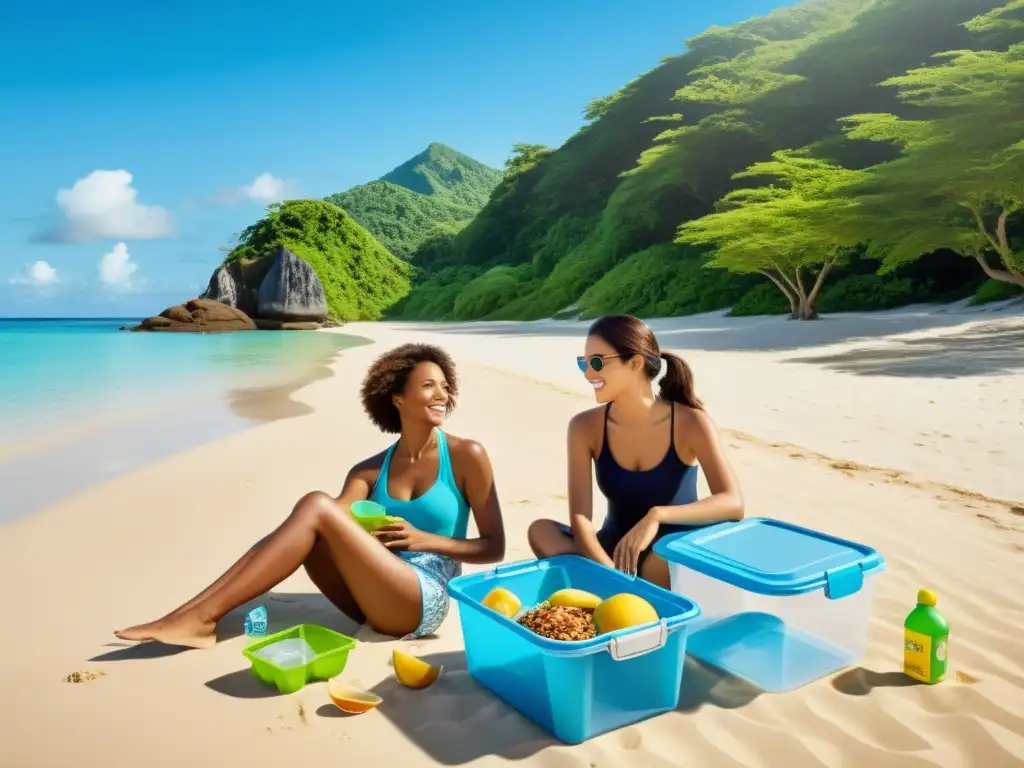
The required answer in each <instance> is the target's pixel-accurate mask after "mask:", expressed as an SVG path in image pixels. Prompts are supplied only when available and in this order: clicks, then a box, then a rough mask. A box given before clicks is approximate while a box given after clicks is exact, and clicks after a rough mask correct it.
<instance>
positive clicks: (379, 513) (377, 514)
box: [349, 500, 390, 533]
mask: <svg viewBox="0 0 1024 768" xmlns="http://www.w3.org/2000/svg"><path fill="white" fill-rule="evenodd" d="M349 510H350V511H351V512H352V517H353V518H355V521H356V522H357V523H359V525H361V526H362V527H363V530H364V531H366V532H367V533H373V532H374V531H375V530H377V529H378V528H380V527H381V526H382V525H386V524H387V523H388V520H389V519H390V518H389V516H388V511H387V510H386V509H385V508H384V507H383V506H381V505H380V504H378V503H377V502H375V501H369V500H363V501H353V502H352V503H351V504H350V505H349Z"/></svg>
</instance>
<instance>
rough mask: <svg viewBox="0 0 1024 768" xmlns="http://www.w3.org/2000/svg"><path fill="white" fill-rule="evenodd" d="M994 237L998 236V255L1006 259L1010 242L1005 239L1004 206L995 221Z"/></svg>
mask: <svg viewBox="0 0 1024 768" xmlns="http://www.w3.org/2000/svg"><path fill="white" fill-rule="evenodd" d="M996 237H998V238H999V255H1000V256H1002V257H1003V259H1004V260H1005V259H1006V256H1007V255H1008V254H1009V253H1010V244H1009V242H1007V240H1006V209H1005V208H1004V209H1003V210H1002V211H1001V212H1000V214H999V220H998V221H997V222H996Z"/></svg>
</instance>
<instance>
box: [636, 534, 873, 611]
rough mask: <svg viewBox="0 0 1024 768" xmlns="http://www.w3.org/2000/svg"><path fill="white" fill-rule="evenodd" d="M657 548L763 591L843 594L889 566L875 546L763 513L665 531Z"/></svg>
mask: <svg viewBox="0 0 1024 768" xmlns="http://www.w3.org/2000/svg"><path fill="white" fill-rule="evenodd" d="M654 551H655V553H656V554H658V556H659V557H662V558H663V559H665V560H667V561H668V562H670V563H677V564H679V565H683V566H686V567H687V568H690V569H692V570H694V571H698V572H700V573H703V574H704V575H706V576H710V577H712V578H714V579H718V580H719V581H724V582H726V583H728V584H732V585H733V586H736V587H739V588H740V589H744V590H746V591H748V592H756V593H758V594H762V595H798V594H803V593H805V592H813V591H814V590H817V589H824V590H825V594H826V596H827V597H829V598H832V599H838V598H840V597H845V596H846V595H851V594H853V593H855V592H857V591H858V590H859V589H860V588H861V585H862V584H863V580H864V574H866V573H871V572H875V571H880V570H882V569H883V568H884V567H885V561H884V560H883V558H882V556H881V555H879V554H878V553H877V552H876V551H875V550H874V549H872V548H871V547H866V546H863V545H861V544H856V543H854V542H852V541H846V540H845V539H839V538H836V537H834V536H828V535H826V534H824V533H819V532H818V531H812V530H810V529H808V528H802V527H800V526H798V525H792V524H791V523H784V522H782V521H781V520H771V519H769V518H764V517H751V518H747V519H745V520H741V521H739V522H735V523H719V524H717V525H711V526H708V527H706V528H698V529H697V530H695V531H685V532H682V533H678V534H672V535H669V536H665V537H664V538H663V539H661V540H660V541H659V542H658V543H657V544H655V545H654Z"/></svg>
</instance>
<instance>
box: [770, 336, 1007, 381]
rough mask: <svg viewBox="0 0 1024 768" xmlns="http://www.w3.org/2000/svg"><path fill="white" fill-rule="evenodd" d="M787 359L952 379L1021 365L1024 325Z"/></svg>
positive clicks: (877, 372) (892, 341)
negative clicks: (878, 347)
mask: <svg viewBox="0 0 1024 768" xmlns="http://www.w3.org/2000/svg"><path fill="white" fill-rule="evenodd" d="M785 362H787V363H811V364H816V365H823V366H825V367H826V368H831V369H832V370H834V371H841V372H842V373H854V374H858V375H860V376H922V377H935V378H956V377H960V376H990V375H996V374H1008V373H1015V372H1016V371H1019V370H1021V369H1024V328H1001V329H991V330H985V329H981V330H979V329H977V328H971V329H965V330H963V331H961V332H959V333H950V334H945V335H943V336H936V337H933V338H925V339H890V340H889V341H888V342H887V344H886V347H885V348H884V349H851V350H849V351H848V352H839V353H837V354H833V355H818V356H814V357H799V358H793V359H791V360H786V361H785Z"/></svg>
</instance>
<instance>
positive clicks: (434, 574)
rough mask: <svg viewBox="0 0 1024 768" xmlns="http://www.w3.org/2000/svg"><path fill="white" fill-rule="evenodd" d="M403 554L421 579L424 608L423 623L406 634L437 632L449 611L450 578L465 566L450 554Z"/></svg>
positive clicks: (399, 554) (419, 634)
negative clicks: (447, 555)
mask: <svg viewBox="0 0 1024 768" xmlns="http://www.w3.org/2000/svg"><path fill="white" fill-rule="evenodd" d="M397 554H398V556H399V557H401V558H402V559H403V560H405V561H406V562H407V563H409V565H411V566H412V568H413V570H414V571H415V572H416V578H417V579H418V580H419V582H420V596H421V598H420V599H421V601H422V612H421V613H420V624H419V626H418V627H416V629H415V630H413V632H412V634H411V635H407V636H406V637H404V638H402V639H403V640H405V639H410V638H414V637H426V636H428V635H432V634H434V632H436V631H437V628H438V627H440V626H441V623H442V622H443V621H444V620H445V617H446V616H447V615H448V607H449V605H450V604H451V598H449V597H448V589H447V588H448V582H449V581H451V580H452V579H454V578H455V577H456V576H458V575H459V573H461V571H462V568H461V566H460V565H459V564H458V563H456V562H455V561H454V560H452V559H451V558H450V557H445V556H444V555H439V554H437V553H436V552H399V553H397Z"/></svg>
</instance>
